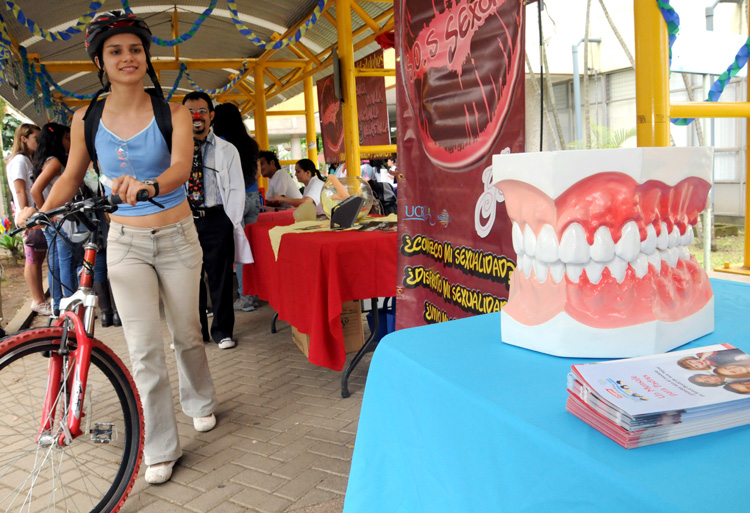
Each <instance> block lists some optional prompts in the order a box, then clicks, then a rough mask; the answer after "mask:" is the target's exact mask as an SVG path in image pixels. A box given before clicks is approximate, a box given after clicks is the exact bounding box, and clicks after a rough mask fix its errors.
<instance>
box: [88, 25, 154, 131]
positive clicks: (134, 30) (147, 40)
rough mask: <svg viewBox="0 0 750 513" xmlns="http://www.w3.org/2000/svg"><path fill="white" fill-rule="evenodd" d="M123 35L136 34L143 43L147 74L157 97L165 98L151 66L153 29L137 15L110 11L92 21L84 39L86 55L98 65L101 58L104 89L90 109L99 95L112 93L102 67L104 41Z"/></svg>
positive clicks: (100, 72) (100, 78) (94, 98)
mask: <svg viewBox="0 0 750 513" xmlns="http://www.w3.org/2000/svg"><path fill="white" fill-rule="evenodd" d="M123 33H128V34H135V35H136V36H138V37H139V38H140V39H141V41H142V42H143V49H144V51H145V52H146V63H147V64H148V68H147V70H146V72H147V73H148V76H149V78H151V82H153V84H154V90H155V92H156V96H158V97H159V98H164V93H163V92H162V89H161V84H159V78H158V77H157V76H156V71H155V70H154V67H153V65H152V64H151V52H150V49H151V29H149V28H148V24H147V23H146V22H145V21H143V19H141V18H139V17H138V16H136V15H135V14H128V13H124V12H122V11H110V12H104V13H101V14H99V15H98V16H96V18H94V19H93V20H91V22H90V23H89V24H88V26H87V27H86V37H85V38H84V45H85V47H86V53H88V54H89V57H90V58H91V60H92V61H93V62H94V64H96V59H95V58H96V57H99V66H100V67H99V82H101V84H102V89H100V90H99V91H97V92H96V94H94V97H93V98H92V99H91V102H90V103H89V107H91V106H92V105H94V104H95V103H96V102H97V100H98V99H99V95H101V94H102V93H106V92H109V91H110V83H109V81H106V83H105V80H104V68H103V67H101V64H102V45H103V44H104V41H106V40H107V39H109V38H110V37H112V36H115V35H117V34H123ZM91 111H92V109H91V108H89V110H88V111H87V113H86V116H84V118H83V119H86V117H87V116H88V113H89V112H91Z"/></svg>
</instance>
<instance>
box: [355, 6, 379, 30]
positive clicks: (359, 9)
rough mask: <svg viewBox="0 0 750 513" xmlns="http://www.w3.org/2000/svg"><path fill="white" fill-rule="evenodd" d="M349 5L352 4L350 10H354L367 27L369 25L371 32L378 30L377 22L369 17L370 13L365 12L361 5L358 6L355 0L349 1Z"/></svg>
mask: <svg viewBox="0 0 750 513" xmlns="http://www.w3.org/2000/svg"><path fill="white" fill-rule="evenodd" d="M351 6H352V11H354V12H355V13H357V16H359V17H360V19H361V20H362V21H364V22H365V25H367V26H368V27H370V30H372V31H373V32H377V31H378V30H380V25H378V24H377V23H375V20H373V19H372V18H371V17H370V15H369V14H367V13H366V12H365V10H364V9H362V7H360V6H359V4H357V2H356V1H354V2H351Z"/></svg>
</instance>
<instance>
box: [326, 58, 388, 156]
mask: <svg viewBox="0 0 750 513" xmlns="http://www.w3.org/2000/svg"><path fill="white" fill-rule="evenodd" d="M354 67H355V68H381V69H382V68H383V51H382V50H378V51H376V52H374V53H371V54H370V55H368V56H367V57H364V58H362V59H360V60H358V61H357V62H355V63H354ZM355 87H356V90H357V117H358V121H359V144H360V146H374V145H384V144H391V134H390V129H389V125H388V106H387V104H386V100H385V77H357V78H356V80H355ZM317 88H318V112H319V116H320V132H321V137H322V138H323V154H324V156H325V159H326V163H327V164H331V163H338V162H344V160H345V159H346V154H345V153H344V122H343V120H342V117H341V103H340V102H339V100H338V98H336V94H335V91H334V76H333V75H329V76H327V77H326V78H323V79H321V80H318V83H317ZM375 156H379V155H373V154H368V153H361V154H360V157H361V158H363V159H366V158H372V157H375ZM382 156H385V155H382Z"/></svg>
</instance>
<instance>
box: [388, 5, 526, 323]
mask: <svg viewBox="0 0 750 513" xmlns="http://www.w3.org/2000/svg"><path fill="white" fill-rule="evenodd" d="M394 10H395V12H396V20H395V27H396V31H395V32H396V45H397V48H398V55H399V57H400V59H399V60H398V61H397V64H396V68H397V69H396V77H397V87H398V90H397V92H398V94H397V112H398V119H397V124H398V170H399V173H400V175H399V179H398V209H399V210H398V216H399V239H400V240H399V249H400V253H399V257H398V258H399V266H398V268H399V276H398V285H399V289H398V294H399V297H398V303H397V305H398V310H397V312H398V313H397V315H396V324H397V329H401V328H407V327H412V326H418V325H423V324H430V323H435V322H442V321H446V320H450V319H457V318H462V317H468V316H471V315H476V314H483V313H489V312H496V311H499V310H500V308H501V307H502V306H503V305H504V304H505V303H506V302H507V299H508V292H509V280H510V275H511V273H512V272H513V270H514V269H515V258H516V255H515V253H514V251H513V245H512V241H511V222H510V220H509V218H508V215H507V212H506V209H505V205H504V202H503V197H502V194H501V193H500V191H499V190H498V189H497V188H495V187H493V186H492V156H493V155H494V154H500V153H519V152H523V151H524V126H525V121H524V112H525V105H524V102H525V100H524V93H525V91H524V67H523V62H524V59H523V55H524V45H525V38H524V6H523V2H521V1H520V0H475V1H471V0H434V1H433V0H409V1H408V2H407V1H406V0H400V1H399V0H397V1H396V4H395V8H394Z"/></svg>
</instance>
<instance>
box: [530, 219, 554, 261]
mask: <svg viewBox="0 0 750 513" xmlns="http://www.w3.org/2000/svg"><path fill="white" fill-rule="evenodd" d="M534 258H536V259H537V260H541V261H542V262H545V263H552V262H557V261H558V247H557V235H556V234H555V229H554V228H552V226H550V225H548V224H545V225H544V226H542V229H541V230H539V236H538V237H537V238H536V253H535V254H534Z"/></svg>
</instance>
